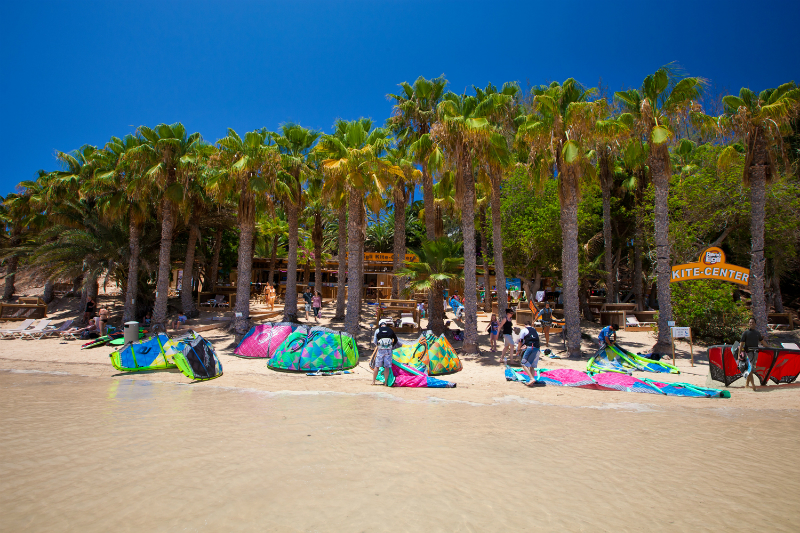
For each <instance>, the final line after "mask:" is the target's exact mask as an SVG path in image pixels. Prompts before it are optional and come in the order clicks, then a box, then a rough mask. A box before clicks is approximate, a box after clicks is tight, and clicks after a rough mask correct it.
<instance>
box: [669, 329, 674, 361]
mask: <svg viewBox="0 0 800 533" xmlns="http://www.w3.org/2000/svg"><path fill="white" fill-rule="evenodd" d="M674 333H675V332H674V331H671V330H670V337H671V338H672V366H675V335H674Z"/></svg>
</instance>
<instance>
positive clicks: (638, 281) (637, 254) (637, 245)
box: [633, 175, 646, 311]
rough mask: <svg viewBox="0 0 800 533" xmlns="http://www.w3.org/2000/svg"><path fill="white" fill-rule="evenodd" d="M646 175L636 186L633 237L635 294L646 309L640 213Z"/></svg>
mask: <svg viewBox="0 0 800 533" xmlns="http://www.w3.org/2000/svg"><path fill="white" fill-rule="evenodd" d="M642 179H644V176H642V175H640V176H639V178H638V179H637V182H638V185H637V186H636V213H635V217H636V218H635V222H634V223H635V224H636V226H635V233H634V238H633V295H634V297H635V298H636V308H637V309H638V310H639V311H644V310H645V309H646V306H645V304H644V285H643V280H642V277H643V276H642V243H643V242H644V231H643V229H642V214H641V213H640V209H641V201H642V194H641V193H642V185H641V180H642Z"/></svg>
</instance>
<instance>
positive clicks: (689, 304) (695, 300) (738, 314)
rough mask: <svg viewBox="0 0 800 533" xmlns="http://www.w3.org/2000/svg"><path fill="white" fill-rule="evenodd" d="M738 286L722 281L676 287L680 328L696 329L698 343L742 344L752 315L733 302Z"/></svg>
mask: <svg viewBox="0 0 800 533" xmlns="http://www.w3.org/2000/svg"><path fill="white" fill-rule="evenodd" d="M735 289H736V286H735V285H733V284H731V283H728V282H725V281H718V280H698V281H684V282H680V283H673V284H672V313H673V315H674V317H675V324H676V325H677V326H688V327H691V328H692V335H693V336H694V338H695V339H702V340H704V341H707V342H711V343H714V344H723V343H725V344H732V343H733V342H735V341H737V340H739V336H740V335H741V332H742V328H743V327H745V326H746V325H747V319H748V318H749V316H750V312H749V311H748V309H747V307H745V305H744V304H743V303H742V302H735V301H734V300H733V293H734V290H735Z"/></svg>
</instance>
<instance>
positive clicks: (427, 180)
mask: <svg viewBox="0 0 800 533" xmlns="http://www.w3.org/2000/svg"><path fill="white" fill-rule="evenodd" d="M421 166H422V203H423V206H424V207H425V217H424V218H425V233H426V234H427V236H428V240H429V241H432V240H433V239H435V238H436V218H435V215H434V212H433V210H434V203H433V200H434V198H435V196H434V194H433V176H431V175H430V173H429V172H428V165H427V164H426V163H422V165H421Z"/></svg>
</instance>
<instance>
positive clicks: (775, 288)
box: [772, 272, 785, 313]
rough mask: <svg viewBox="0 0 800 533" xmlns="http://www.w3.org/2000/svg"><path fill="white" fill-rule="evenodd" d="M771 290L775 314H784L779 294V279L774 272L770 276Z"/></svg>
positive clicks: (781, 297) (781, 298)
mask: <svg viewBox="0 0 800 533" xmlns="http://www.w3.org/2000/svg"><path fill="white" fill-rule="evenodd" d="M772 290H773V291H774V295H775V296H774V305H775V312H776V313H785V311H784V310H783V295H782V294H781V277H780V276H779V275H778V273H777V272H776V273H775V275H774V276H772Z"/></svg>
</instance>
